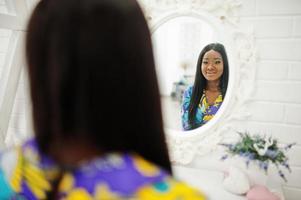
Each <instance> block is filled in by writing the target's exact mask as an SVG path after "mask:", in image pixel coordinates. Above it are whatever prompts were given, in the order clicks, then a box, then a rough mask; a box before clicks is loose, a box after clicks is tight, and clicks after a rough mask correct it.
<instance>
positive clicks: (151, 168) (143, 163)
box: [134, 155, 160, 176]
mask: <svg viewBox="0 0 301 200" xmlns="http://www.w3.org/2000/svg"><path fill="white" fill-rule="evenodd" d="M134 166H135V168H136V170H137V171H138V172H140V173H141V174H142V175H144V176H156V175H158V174H159V173H160V170H159V168H158V167H156V166H155V165H153V164H151V163H150V162H148V161H147V160H145V159H143V158H142V157H140V156H138V155H134Z"/></svg>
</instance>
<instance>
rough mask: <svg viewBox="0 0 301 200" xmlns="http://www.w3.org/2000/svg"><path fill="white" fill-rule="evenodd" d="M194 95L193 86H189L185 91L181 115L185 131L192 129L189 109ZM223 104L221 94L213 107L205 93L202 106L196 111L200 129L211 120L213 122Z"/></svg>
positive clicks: (196, 122) (201, 102) (196, 120)
mask: <svg viewBox="0 0 301 200" xmlns="http://www.w3.org/2000/svg"><path fill="white" fill-rule="evenodd" d="M191 95H192V86H189V87H188V88H187V90H185V92H184V94H183V101H182V108H181V115H182V127H183V129H184V130H190V129H192V127H191V124H189V123H188V109H189V104H190V101H191ZM222 103H223V97H222V95H221V94H220V95H219V96H218V97H217V98H216V99H215V101H214V103H213V104H212V105H210V104H209V103H208V101H207V98H206V95H205V93H203V95H202V97H201V100H200V104H199V106H198V108H197V110H196V117H195V124H196V126H197V127H200V126H202V125H204V124H206V123H207V122H208V121H209V120H211V119H212V118H213V117H214V115H215V114H216V113H217V111H218V109H219V108H220V106H221V105H222Z"/></svg>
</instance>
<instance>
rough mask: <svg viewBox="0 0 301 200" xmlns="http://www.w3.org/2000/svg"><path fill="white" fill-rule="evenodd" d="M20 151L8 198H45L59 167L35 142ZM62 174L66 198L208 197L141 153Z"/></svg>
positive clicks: (112, 156)
mask: <svg viewBox="0 0 301 200" xmlns="http://www.w3.org/2000/svg"><path fill="white" fill-rule="evenodd" d="M26 148H32V149H31V150H28V149H26ZM17 154H18V160H17V163H16V166H15V167H14V169H13V172H12V174H11V176H10V179H9V180H10V181H9V182H8V181H7V183H9V184H6V185H9V187H10V188H9V189H11V191H12V193H11V194H9V195H13V196H11V197H12V198H6V199H19V197H20V198H21V199H31V200H38V199H46V197H47V193H48V192H49V191H51V189H52V188H51V182H53V181H54V180H56V179H58V178H59V176H57V175H58V168H57V166H56V165H55V163H53V161H51V160H50V159H47V158H46V156H45V157H43V155H41V154H39V152H38V151H37V149H36V148H35V146H34V143H33V142H31V143H29V144H28V145H25V146H24V147H22V148H18V149H17ZM48 171H50V173H53V174H57V175H56V176H55V177H54V178H55V179H48V176H46V174H47V173H48ZM54 172H55V173H54ZM61 173H63V174H62V175H61V179H60V182H59V184H58V194H57V195H58V196H59V198H60V199H63V200H92V199H93V200H126V199H128V200H129V199H131V200H152V199H156V200H179V199H183V200H184V199H185V200H204V199H205V198H204V196H203V195H202V194H201V193H200V192H198V191H197V190H195V189H193V188H191V187H189V186H188V185H186V184H184V183H182V182H180V181H176V180H175V179H173V178H172V177H171V176H170V175H169V174H168V173H166V172H165V171H164V170H162V169H160V168H159V167H158V166H156V165H155V164H152V163H150V162H149V161H147V160H145V159H143V158H142V157H141V156H139V155H138V154H114V153H108V154H107V155H104V156H101V157H100V158H96V159H95V160H92V161H91V162H90V161H89V162H85V163H84V164H81V165H80V166H79V167H76V168H73V169H71V170H67V171H64V172H61ZM0 175H1V174H0ZM1 178H2V179H1V180H4V179H3V176H2V177H1ZM2 182H3V181H2ZM5 183H6V182H5ZM0 184H1V182H0ZM1 188H4V187H1ZM0 192H1V191H0ZM19 195H20V196H19Z"/></svg>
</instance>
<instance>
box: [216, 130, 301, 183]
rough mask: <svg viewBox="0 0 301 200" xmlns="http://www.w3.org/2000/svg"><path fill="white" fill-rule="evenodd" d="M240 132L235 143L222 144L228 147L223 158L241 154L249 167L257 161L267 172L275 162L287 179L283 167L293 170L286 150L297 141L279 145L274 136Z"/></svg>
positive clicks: (280, 174)
mask: <svg viewBox="0 0 301 200" xmlns="http://www.w3.org/2000/svg"><path fill="white" fill-rule="evenodd" d="M238 134H239V135H240V139H239V141H238V142H236V143H235V144H225V143H222V144H220V145H222V146H224V147H226V148H227V154H225V155H224V156H222V158H221V159H222V160H225V159H227V158H228V157H229V155H230V156H234V155H239V156H241V157H243V158H244V159H245V162H246V165H247V167H248V166H249V163H250V162H255V163H257V164H258V166H259V168H260V169H263V170H264V171H265V172H266V173H267V171H268V168H269V165H270V164H274V165H275V166H276V167H277V169H278V174H279V176H280V177H281V178H282V179H283V180H284V181H287V179H286V177H285V175H284V173H283V171H282V169H281V167H283V168H285V169H287V170H288V171H289V172H291V168H290V166H289V164H288V157H287V156H286V152H287V151H288V150H289V149H291V148H292V146H293V145H295V144H296V143H291V144H288V145H286V146H284V147H279V145H278V141H277V140H276V139H274V138H272V137H266V136H261V135H253V136H252V135H250V134H249V133H248V132H246V133H241V132H238Z"/></svg>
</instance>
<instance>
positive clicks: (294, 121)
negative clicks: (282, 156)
mask: <svg viewBox="0 0 301 200" xmlns="http://www.w3.org/2000/svg"><path fill="white" fill-rule="evenodd" d="M242 2H243V5H242V9H241V12H240V16H241V25H242V26H244V27H249V26H253V27H254V34H255V37H256V43H257V49H258V56H259V58H258V64H257V74H256V83H255V84H256V85H255V87H256V90H255V94H254V96H253V102H252V103H251V105H250V112H251V114H252V116H251V118H250V119H249V120H248V122H242V123H241V124H240V125H239V127H240V128H241V129H242V130H245V129H247V130H250V131H251V132H254V133H264V134H267V135H273V136H275V137H277V138H279V141H280V142H281V143H291V142H297V146H295V147H294V148H293V149H292V150H291V151H290V153H289V156H290V164H291V168H292V171H293V172H292V174H290V175H288V182H287V183H284V184H283V189H284V193H285V196H286V198H287V199H289V200H300V199H301V1H299V0H244V1H242Z"/></svg>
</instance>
